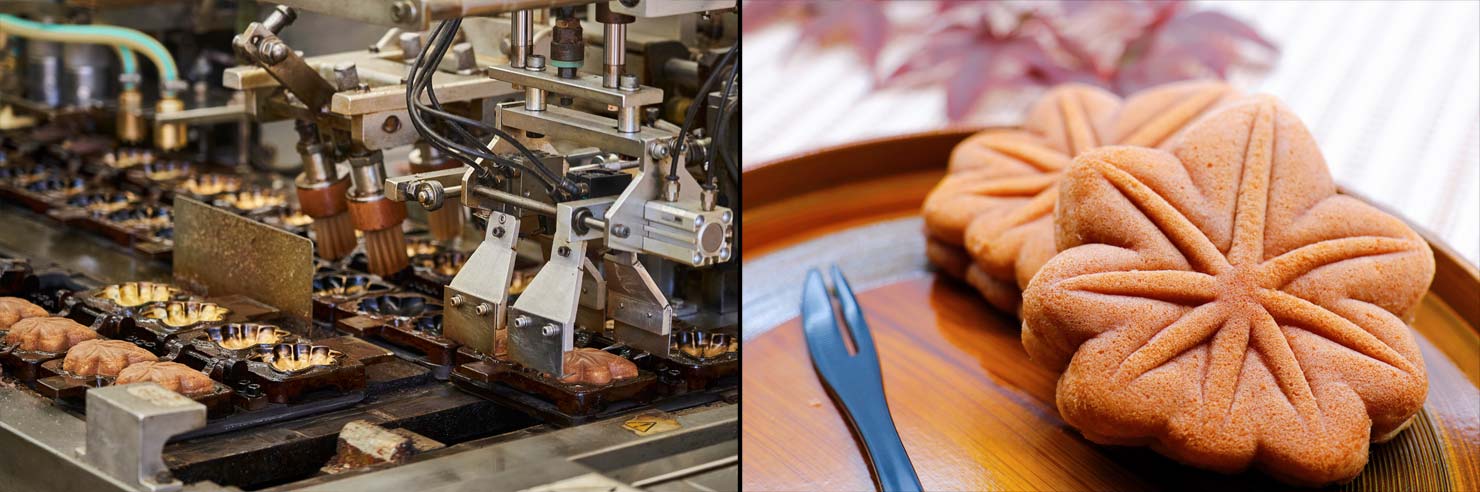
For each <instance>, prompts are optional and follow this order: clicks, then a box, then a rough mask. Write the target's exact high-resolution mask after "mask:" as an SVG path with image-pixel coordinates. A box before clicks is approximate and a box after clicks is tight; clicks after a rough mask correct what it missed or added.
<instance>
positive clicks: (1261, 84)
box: [742, 1, 1480, 263]
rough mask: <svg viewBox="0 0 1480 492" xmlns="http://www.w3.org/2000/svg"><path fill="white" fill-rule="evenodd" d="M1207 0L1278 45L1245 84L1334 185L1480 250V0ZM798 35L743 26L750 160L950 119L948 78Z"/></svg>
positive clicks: (1467, 249) (1472, 257) (1470, 255)
mask: <svg viewBox="0 0 1480 492" xmlns="http://www.w3.org/2000/svg"><path fill="white" fill-rule="evenodd" d="M1206 6H1207V7H1209V8H1215V9H1222V10H1224V11H1226V12H1228V13H1230V14H1232V15H1235V16H1237V17H1239V18H1241V19H1244V20H1246V21H1248V22H1251V23H1253V24H1254V25H1255V26H1257V27H1258V28H1259V30H1260V32H1262V33H1263V34H1264V35H1266V36H1268V37H1270V38H1272V39H1273V40H1275V41H1276V42H1277V43H1279V46H1280V48H1281V56H1280V59H1279V60H1278V62H1277V63H1276V65H1275V66H1274V67H1273V69H1272V70H1270V71H1269V72H1268V73H1267V74H1265V76H1264V77H1263V78H1262V79H1261V80H1258V81H1252V83H1243V84H1241V85H1243V86H1244V87H1245V88H1247V89H1249V90H1251V91H1256V92H1267V93H1271V94H1274V95H1276V96H1279V97H1280V98H1282V99H1284V100H1285V102H1286V103H1287V104H1289V105H1290V106H1291V107H1292V108H1294V110H1295V112H1296V113H1298V114H1299V115H1300V116H1301V118H1302V119H1303V120H1304V121H1305V124H1306V125H1307V126H1309V127H1310V129H1311V131H1312V132H1313V133H1314V134H1315V136H1316V140H1317V141H1318V142H1319V143H1320V145H1321V150H1322V151H1323V152H1324V154H1325V156H1326V162H1327V164H1328V165H1329V166H1330V167H1331V172H1332V174H1333V175H1334V176H1335V177H1336V180H1337V182H1338V183H1340V184H1342V185H1344V186H1346V187H1348V188H1350V189H1352V190H1354V191H1357V192H1359V193H1361V194H1363V195H1365V196H1367V197H1370V198H1372V199H1373V200H1376V201H1378V202H1380V203H1382V204H1384V205H1385V206H1387V207H1389V208H1391V209H1393V210H1397V211H1399V213H1401V214H1403V215H1404V216H1405V217H1407V218H1408V219H1409V220H1412V221H1414V222H1416V223H1418V224H1420V225H1421V226H1423V227H1425V228H1427V229H1428V230H1430V231H1432V232H1434V233H1436V234H1438V235H1439V236H1440V237H1441V238H1443V239H1444V240H1445V241H1446V242H1447V243H1449V245H1450V246H1452V247H1454V248H1455V249H1457V250H1458V251H1459V252H1460V254H1462V255H1463V256H1465V257H1466V258H1467V259H1468V260H1469V261H1470V262H1471V263H1476V262H1477V261H1480V2H1473V1H1464V2H1449V1H1437V2H1413V1H1404V2H1256V3H1235V2H1211V3H1208V4H1207V5H1206ZM798 35H799V33H798V32H797V29H796V26H795V25H794V24H783V25H777V26H772V27H770V28H767V29H765V30H761V31H756V32H754V33H750V34H747V36H746V39H745V44H746V56H745V57H744V60H743V62H742V77H743V78H744V83H743V84H742V87H743V89H742V90H743V91H744V92H745V93H746V96H751V97H746V99H747V100H748V101H751V102H750V103H749V104H746V105H744V106H743V109H742V117H743V118H744V119H743V121H744V125H745V131H744V133H743V137H742V138H743V143H742V145H743V146H744V154H743V160H744V163H745V165H746V166H753V165H756V164H759V163H762V162H765V161H768V160H772V159H775V158H778V157H782V156H785V155H788V154H793V153H796V152H800V151H803V150H808V149H813V148H817V147H821V146H826V145H833V144H837V143H842V142H847V141H852V140H859V139H864V138H869V137H876V136H882V135H892V134H899V133H908V132H915V131H922V130H929V129H934V128H940V127H943V126H946V125H947V124H949V122H948V121H947V120H946V118H945V114H944V109H943V108H944V102H945V95H944V92H943V91H942V90H939V89H929V90H910V91H899V90H894V91H883V92H874V91H872V89H871V85H870V82H869V77H868V73H867V71H866V69H865V68H864V66H863V65H862V64H861V63H860V62H859V60H858V59H857V58H856V57H855V55H854V54H853V52H852V51H851V50H847V49H837V48H832V49H823V50H811V49H805V48H804V49H802V50H801V51H797V48H796V46H795V42H796V40H797V37H798ZM886 53H887V51H886ZM1236 82H1237V81H1236ZM753 96H764V97H760V98H757V97H753ZM759 101H764V102H763V103H762V102H759Z"/></svg>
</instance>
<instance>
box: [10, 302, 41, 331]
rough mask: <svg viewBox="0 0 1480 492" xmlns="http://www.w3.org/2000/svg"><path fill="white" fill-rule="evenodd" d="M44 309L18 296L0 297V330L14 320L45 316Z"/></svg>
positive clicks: (12, 323)
mask: <svg viewBox="0 0 1480 492" xmlns="http://www.w3.org/2000/svg"><path fill="white" fill-rule="evenodd" d="M47 315H48V314H47V312H46V310H45V309H42V308H41V306H37V305H35V304H32V303H31V301H27V300H25V299H21V298H19V297H0V330H6V329H9V328H10V326H11V325H14V324H15V322H17V321H20V320H23V319H26V318H35V317H39V316H47Z"/></svg>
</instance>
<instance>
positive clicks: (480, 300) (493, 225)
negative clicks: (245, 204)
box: [442, 211, 519, 354]
mask: <svg viewBox="0 0 1480 492" xmlns="http://www.w3.org/2000/svg"><path fill="white" fill-rule="evenodd" d="M518 238H519V218H518V217H516V216H513V215H509V214H506V213H502V212H497V211H494V212H491V215H489V217H488V233H487V235H486V236H484V238H483V243H482V244H479V245H478V249H476V250H474V251H473V255H472V256H470V257H468V261H467V262H466V263H464V264H463V267H462V269H461V270H459V271H458V272H457V276H455V277H453V278H452V283H451V284H450V285H448V286H447V290H446V293H444V294H443V295H444V296H445V299H443V301H444V302H443V304H442V305H443V306H444V308H443V309H444V310H445V311H444V312H443V315H442V320H443V324H444V330H443V333H445V334H446V336H447V338H450V339H452V340H455V341H457V342H458V343H461V344H463V345H466V346H468V347H472V348H473V350H477V351H479V352H482V353H485V354H493V353H494V349H495V347H494V346H493V344H494V340H495V339H496V337H495V336H494V335H495V334H497V333H498V330H500V329H503V328H504V319H505V316H506V312H507V310H508V305H509V281H510V280H511V279H513V277H514V260H516V259H517V258H518V256H519V254H518V252H517V251H515V249H514V248H515V243H517V242H518ZM458 296H461V297H458ZM454 298H456V299H454ZM484 304H487V305H489V306H491V309H486V310H485V311H484V312H483V313H482V314H480V313H479V312H478V306H480V305H484Z"/></svg>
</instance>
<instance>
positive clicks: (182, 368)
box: [113, 361, 215, 397]
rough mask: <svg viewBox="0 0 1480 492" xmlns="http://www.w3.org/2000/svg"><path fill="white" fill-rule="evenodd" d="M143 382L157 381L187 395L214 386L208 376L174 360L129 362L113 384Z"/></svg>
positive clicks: (195, 393)
mask: <svg viewBox="0 0 1480 492" xmlns="http://www.w3.org/2000/svg"><path fill="white" fill-rule="evenodd" d="M145 382H153V383H157V384H159V385H160V386H163V387H164V388H165V389H167V390H170V391H173V392H176V393H179V394H182V395H185V396H189V397H195V396H200V395H204V394H208V393H210V392H211V391H212V390H213V389H214V387H215V385H214V384H213V383H212V382H211V378H210V376H206V375H205V373H202V372H200V371H197V370H195V369H191V368H190V366H187V365H185V364H180V363H176V362H152V361H143V362H135V363H133V364H129V366H128V367H125V368H123V370H122V371H119V372H118V379H117V380H116V381H114V382H113V384H119V385H122V384H134V383H145Z"/></svg>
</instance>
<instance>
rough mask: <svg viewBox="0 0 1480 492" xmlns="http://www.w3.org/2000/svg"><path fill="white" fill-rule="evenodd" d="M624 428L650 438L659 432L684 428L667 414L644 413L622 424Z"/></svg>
mask: <svg viewBox="0 0 1480 492" xmlns="http://www.w3.org/2000/svg"><path fill="white" fill-rule="evenodd" d="M622 427H623V428H625V429H627V430H630V431H632V433H634V434H637V435H639V436H650V435H653V434H657V433H659V432H668V431H671V430H674V429H679V428H682V427H683V426H682V425H679V423H678V421H677V420H674V419H673V417H671V416H669V415H668V414H667V413H666V412H661V411H660V412H651V413H644V414H641V415H638V416H635V417H632V418H631V419H628V420H627V421H626V422H623V423H622Z"/></svg>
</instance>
